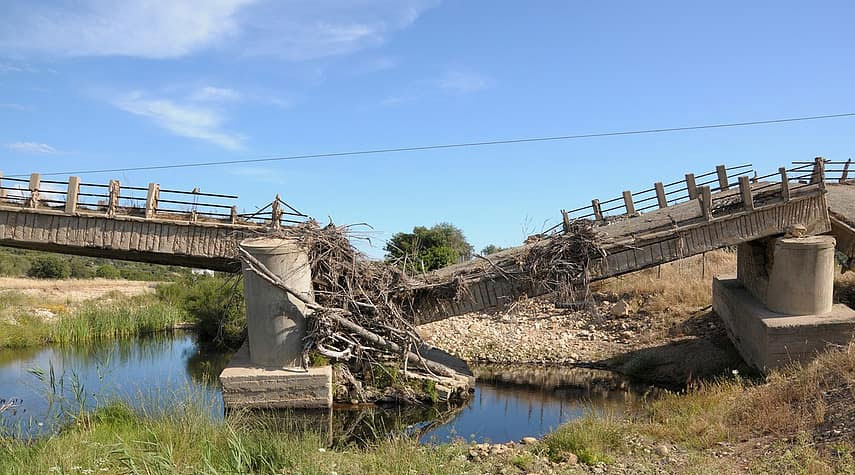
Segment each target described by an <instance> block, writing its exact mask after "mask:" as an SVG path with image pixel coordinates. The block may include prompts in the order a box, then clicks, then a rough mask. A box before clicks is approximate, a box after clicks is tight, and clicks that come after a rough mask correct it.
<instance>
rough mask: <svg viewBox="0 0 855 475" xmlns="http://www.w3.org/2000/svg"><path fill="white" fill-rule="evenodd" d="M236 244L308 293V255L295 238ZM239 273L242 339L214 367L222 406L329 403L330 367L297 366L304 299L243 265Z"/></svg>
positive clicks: (314, 405) (303, 331) (303, 332)
mask: <svg viewBox="0 0 855 475" xmlns="http://www.w3.org/2000/svg"><path fill="white" fill-rule="evenodd" d="M240 246H241V248H243V249H245V250H246V251H247V252H249V253H250V254H251V255H252V256H253V257H255V258H256V259H258V260H259V261H260V262H261V263H262V264H264V266H265V267H267V268H268V269H269V270H270V271H271V272H273V273H274V274H276V275H277V276H278V277H279V278H280V279H282V281H283V282H284V283H285V284H286V285H288V287H290V288H292V289H294V290H295V291H297V292H300V293H302V294H303V295H304V296H305V297H308V298H309V299H310V300H313V299H314V297H313V291H312V273H311V269H310V268H309V260H308V256H307V255H306V252H305V251H304V250H303V249H301V248H300V247H299V245H298V244H297V243H296V242H294V241H292V240H288V239H278V238H276V239H273V238H255V239H247V240H244V241H242V242H241V243H240ZM243 277H244V296H245V298H246V320H247V341H246V342H244V345H243V346H242V347H241V349H240V350H239V351H238V352H237V353H236V354H235V355H234V356H233V357H232V360H231V361H229V365H228V366H227V367H226V368H225V369H224V370H223V372H222V373H220V383H221V384H222V386H223V402H224V403H225V405H226V407H228V408H231V407H248V408H321V407H331V406H332V368H331V367H330V366H324V367H320V368H309V369H307V370H304V369H302V367H301V356H302V352H303V343H304V342H303V339H304V337H305V336H306V317H307V315H308V312H309V310H308V309H307V308H306V305H305V304H304V303H303V302H301V301H300V300H299V299H297V298H296V297H294V296H293V295H288V294H286V293H285V292H283V291H282V290H281V289H279V288H277V287H274V286H273V285H272V284H270V283H269V282H267V281H266V280H264V279H262V278H261V277H259V276H258V275H256V274H255V273H254V272H252V271H251V270H249V269H248V268H246V266H245V267H244V269H243Z"/></svg>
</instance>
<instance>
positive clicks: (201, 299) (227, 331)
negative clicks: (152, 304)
mask: <svg viewBox="0 0 855 475" xmlns="http://www.w3.org/2000/svg"><path fill="white" fill-rule="evenodd" d="M157 296H158V298H160V299H161V300H163V301H165V302H167V303H171V304H173V305H180V306H181V307H182V308H183V309H184V310H186V311H187V313H188V314H189V315H190V317H191V318H192V319H193V320H194V321H195V323H196V327H197V329H198V330H199V333H200V334H201V335H202V336H203V337H206V338H207V339H210V340H213V341H214V342H215V343H216V344H218V345H220V346H225V347H228V348H236V347H237V346H238V345H240V343H241V342H242V341H243V339H244V337H245V336H246V309H245V305H244V300H243V284H242V283H236V282H235V281H233V280H232V279H228V278H224V277H221V276H216V275H215V276H208V275H191V276H185V277H184V278H182V279H180V280H179V281H177V282H175V283H170V284H160V285H158V286H157Z"/></svg>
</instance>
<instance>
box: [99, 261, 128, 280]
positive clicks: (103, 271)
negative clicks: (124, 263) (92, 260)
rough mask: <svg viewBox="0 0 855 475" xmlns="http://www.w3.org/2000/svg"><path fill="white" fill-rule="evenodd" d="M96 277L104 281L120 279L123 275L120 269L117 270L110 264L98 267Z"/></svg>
mask: <svg viewBox="0 0 855 475" xmlns="http://www.w3.org/2000/svg"><path fill="white" fill-rule="evenodd" d="M95 275H96V276H97V277H100V278H102V279H118V278H120V277H121V276H122V274H121V273H120V272H119V269H116V267H115V266H112V265H110V264H105V265H103V266H98V268H97V269H95Z"/></svg>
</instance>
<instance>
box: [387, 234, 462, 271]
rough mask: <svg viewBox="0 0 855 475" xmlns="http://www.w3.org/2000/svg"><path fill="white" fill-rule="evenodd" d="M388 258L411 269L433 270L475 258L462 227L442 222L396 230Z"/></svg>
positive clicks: (388, 248) (389, 245)
mask: <svg viewBox="0 0 855 475" xmlns="http://www.w3.org/2000/svg"><path fill="white" fill-rule="evenodd" d="M385 250H386V260H387V261H389V262H393V263H395V264H397V265H399V266H401V267H404V268H405V270H409V271H411V272H421V271H423V270H424V271H431V270H434V269H439V268H441V267H445V266H449V265H451V264H456V263H457V262H459V261H460V260H461V259H466V260H468V259H471V258H472V246H471V245H470V244H469V243H468V242H466V236H464V235H463V231H461V230H460V228H458V227H456V226H454V225H452V224H449V223H439V224H436V225H434V226H432V227H430V228H426V227H424V226H416V227H414V228H413V232H411V233H396V234H395V235H394V236H392V239H390V240H389V242H388V243H386V248H385Z"/></svg>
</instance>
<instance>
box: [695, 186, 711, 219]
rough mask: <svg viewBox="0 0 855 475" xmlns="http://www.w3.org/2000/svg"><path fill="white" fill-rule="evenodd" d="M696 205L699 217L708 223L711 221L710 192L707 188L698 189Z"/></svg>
mask: <svg viewBox="0 0 855 475" xmlns="http://www.w3.org/2000/svg"><path fill="white" fill-rule="evenodd" d="M698 204H699V205H700V207H701V215H703V217H704V219H705V220H707V221H710V220H711V219H712V192H711V191H710V187H709V186H702V187H700V195H699V196H698Z"/></svg>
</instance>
